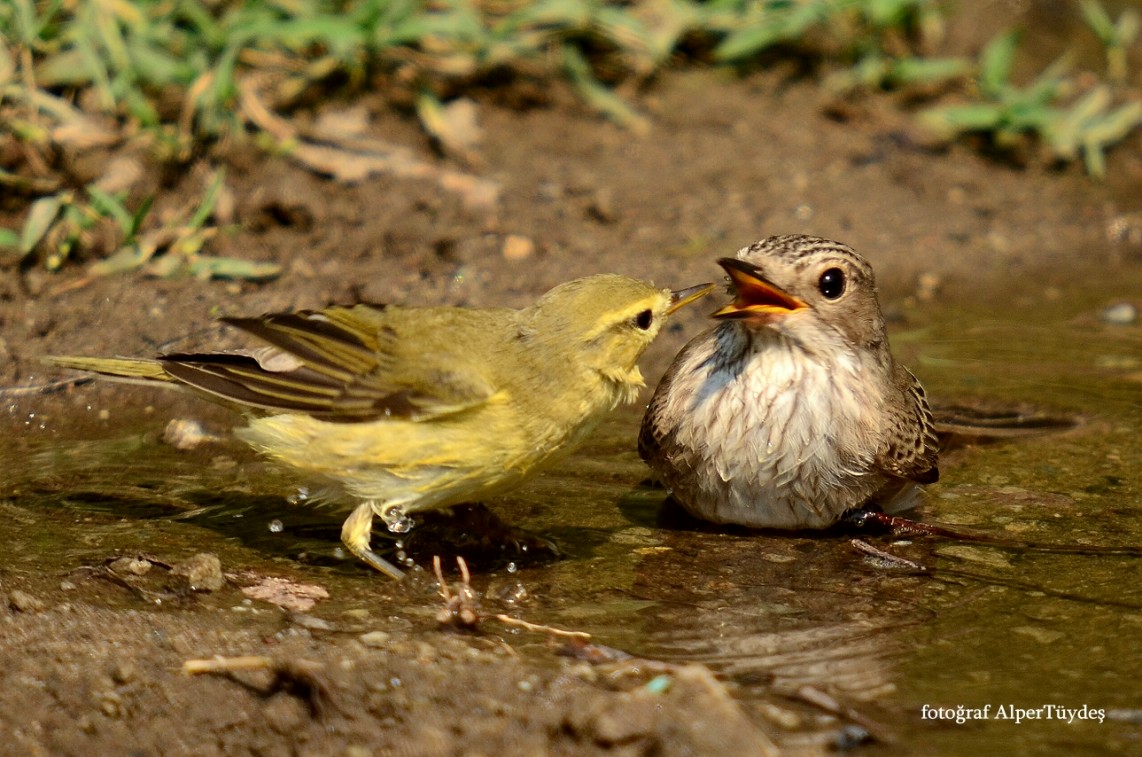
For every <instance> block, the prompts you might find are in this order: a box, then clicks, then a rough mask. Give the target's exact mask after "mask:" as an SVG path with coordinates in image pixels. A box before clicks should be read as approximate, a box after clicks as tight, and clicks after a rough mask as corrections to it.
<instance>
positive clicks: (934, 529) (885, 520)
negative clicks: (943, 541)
mask: <svg viewBox="0 0 1142 757" xmlns="http://www.w3.org/2000/svg"><path fill="white" fill-rule="evenodd" d="M838 524H839V525H840V526H841V527H847V528H851V529H856V530H861V531H868V530H877V531H882V532H888V533H890V534H892V535H893V536H942V537H944V538H947V539H956V540H957V541H963V540H967V541H978V540H979V539H980V537H979V536H977V535H976V534H970V533H966V532H962V531H954V530H952V529H950V528H944V527H943V526H935V525H932V524H930V523H921V522H920V521H918V520H912V519H911V518H903V517H901V516H899V515H889V514H888V513H886V512H884V511H883V510H881V509H880V508H879V507H877V506H875V505H868V506H866V507H862V508H860V509H857V510H850V511H849V512H847V513H845V515H844V516H843V517H842V518H841V520H840V521H839V522H838Z"/></svg>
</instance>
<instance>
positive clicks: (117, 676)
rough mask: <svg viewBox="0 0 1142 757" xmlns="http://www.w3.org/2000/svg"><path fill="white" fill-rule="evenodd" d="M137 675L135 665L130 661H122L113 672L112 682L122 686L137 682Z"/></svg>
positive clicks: (116, 664)
mask: <svg viewBox="0 0 1142 757" xmlns="http://www.w3.org/2000/svg"><path fill="white" fill-rule="evenodd" d="M135 675H136V671H135V664H134V663H133V662H131V661H130V660H120V661H119V662H117V663H115V667H114V668H112V670H111V680H112V681H114V682H115V683H117V684H120V685H122V684H125V683H130V682H131V681H133V680H135Z"/></svg>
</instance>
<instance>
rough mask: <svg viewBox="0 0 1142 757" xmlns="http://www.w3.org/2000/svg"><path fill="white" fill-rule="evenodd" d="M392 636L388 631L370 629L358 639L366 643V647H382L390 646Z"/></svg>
mask: <svg viewBox="0 0 1142 757" xmlns="http://www.w3.org/2000/svg"><path fill="white" fill-rule="evenodd" d="M390 638H391V636H390V634H389V632H388V631H369V632H368V633H363V634H361V635H360V636H358V637H357V640H358V641H360V642H361V643H362V644H364V645H365V646H366V647H371V648H373V649H380V648H381V647H385V646H388V643H389V639H390Z"/></svg>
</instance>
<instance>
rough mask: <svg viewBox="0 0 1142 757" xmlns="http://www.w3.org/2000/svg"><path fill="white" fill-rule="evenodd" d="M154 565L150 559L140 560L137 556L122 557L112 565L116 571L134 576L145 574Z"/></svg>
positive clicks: (112, 568)
mask: <svg viewBox="0 0 1142 757" xmlns="http://www.w3.org/2000/svg"><path fill="white" fill-rule="evenodd" d="M152 567H153V566H152V565H151V562H150V560H140V559H139V558H137V557H120V558H119V559H118V560H116V561H114V562H113V563H111V565H110V568H111V570H113V571H115V572H116V573H130V574H131V575H133V576H145V575H146V574H147V573H149V572H150V570H151V568H152Z"/></svg>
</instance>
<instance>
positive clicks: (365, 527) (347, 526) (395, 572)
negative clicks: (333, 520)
mask: <svg viewBox="0 0 1142 757" xmlns="http://www.w3.org/2000/svg"><path fill="white" fill-rule="evenodd" d="M373 514H374V510H373V503H372V502H362V503H361V504H359V505H357V509H356V510H354V511H353V512H352V514H351V515H350V516H349V517H348V518H346V519H345V523H344V525H342V526H341V541H342V543H344V544H345V546H346V547H348V549H349V551H350V552H352V553H353V554H354V555H355V556H356V557H357V558H358V559H360V560H361V561H363V562H365V563H367V564H368V565H370V566H371V567H373V568H376V569H377V570H379V571H380V572H382V573H384V574H385V575H387V576H391V577H392V578H395V579H397V580H398V581H399V580H400V579H402V578H404V571H402V570H401V569H400V568H398V567H397V566H395V565H393V564H392V563H391V562H389V561H388V560H386V559H384V558H383V557H381V556H380V555H378V554H377V553H376V552H374V551H373V550H372V547H371V544H370V542H371V539H372V535H373Z"/></svg>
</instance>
